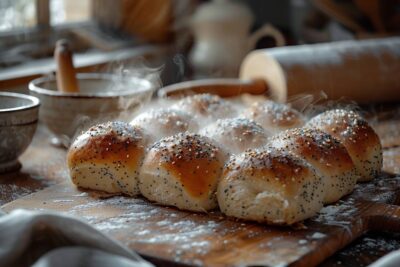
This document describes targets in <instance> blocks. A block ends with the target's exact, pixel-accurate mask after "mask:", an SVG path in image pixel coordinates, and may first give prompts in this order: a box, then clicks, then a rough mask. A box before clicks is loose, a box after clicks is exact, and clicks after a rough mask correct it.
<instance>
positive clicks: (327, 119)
mask: <svg viewBox="0 0 400 267" xmlns="http://www.w3.org/2000/svg"><path fill="white" fill-rule="evenodd" d="M307 126H308V127H310V128H317V129H320V130H322V131H324V132H327V133H329V134H331V135H332V136H333V137H335V138H337V139H338V140H339V141H340V142H341V143H342V144H343V145H344V146H345V147H346V149H347V151H348V152H349V154H350V157H351V158H352V160H353V162H354V164H355V166H356V169H357V171H358V174H359V179H358V181H369V180H372V179H373V178H374V177H376V176H377V175H378V173H379V172H380V171H381V169H382V145H381V142H380V140H379V137H378V135H377V134H376V133H375V131H374V129H372V127H371V126H369V125H368V123H367V121H366V120H365V119H363V118H362V117H361V116H360V115H359V114H357V113H355V112H354V111H348V110H343V109H335V110H329V111H326V112H324V113H322V114H319V115H318V116H316V117H314V118H312V119H311V120H310V121H309V122H308V123H307Z"/></svg>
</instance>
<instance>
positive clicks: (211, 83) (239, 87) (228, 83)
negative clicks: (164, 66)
mask: <svg viewBox="0 0 400 267" xmlns="http://www.w3.org/2000/svg"><path fill="white" fill-rule="evenodd" d="M193 93H197V94H198V93H210V94H216V95H219V96H221V97H231V96H237V95H239V94H242V93H248V94H252V95H260V94H267V93H268V86H267V83H266V82H265V81H264V80H263V79H254V80H239V79H205V80H196V81H188V82H181V83H177V84H173V85H169V86H166V87H164V88H162V89H161V90H160V91H159V92H158V96H160V97H167V96H182V95H190V94H193Z"/></svg>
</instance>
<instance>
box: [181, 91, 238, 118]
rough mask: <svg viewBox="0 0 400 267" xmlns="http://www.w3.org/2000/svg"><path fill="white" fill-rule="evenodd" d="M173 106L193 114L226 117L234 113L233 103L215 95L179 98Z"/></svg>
mask: <svg viewBox="0 0 400 267" xmlns="http://www.w3.org/2000/svg"><path fill="white" fill-rule="evenodd" d="M173 108H176V109H179V110H183V111H185V112H188V113H190V114H192V115H193V116H202V117H209V116H212V117H215V118H226V117H232V116H234V115H235V109H234V108H233V105H232V104H231V103H230V102H228V101H226V100H224V99H222V98H221V97H219V96H217V95H211V94H197V95H193V96H188V97H185V98H183V99H181V100H179V101H178V102H177V103H176V104H175V105H174V106H173Z"/></svg>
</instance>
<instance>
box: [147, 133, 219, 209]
mask: <svg viewBox="0 0 400 267" xmlns="http://www.w3.org/2000/svg"><path fill="white" fill-rule="evenodd" d="M224 160H225V153H224V152H223V151H222V150H221V149H220V148H218V147H217V146H215V145H214V144H213V143H212V142H211V140H209V139H208V138H207V137H204V136H200V135H197V134H191V133H180V134H178V135H174V136H171V137H167V138H164V139H162V140H160V141H158V142H156V143H155V144H153V146H152V147H151V148H150V149H149V152H148V154H147V156H146V158H145V160H144V163H143V167H142V169H141V174H140V185H139V187H140V191H141V193H142V194H143V196H145V197H146V198H147V199H149V200H151V201H154V202H157V203H160V204H163V205H169V206H175V207H178V208H179V209H183V210H191V211H207V210H210V209H214V208H216V207H217V199H216V195H215V192H216V189H217V185H218V182H219V178H220V176H221V173H222V168H223V166H224Z"/></svg>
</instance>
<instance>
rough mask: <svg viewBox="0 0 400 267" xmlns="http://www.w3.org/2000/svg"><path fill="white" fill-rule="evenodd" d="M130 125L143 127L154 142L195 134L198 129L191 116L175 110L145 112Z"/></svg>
mask: <svg viewBox="0 0 400 267" xmlns="http://www.w3.org/2000/svg"><path fill="white" fill-rule="evenodd" d="M130 124H131V125H136V126H139V127H142V128H143V129H144V130H145V131H146V132H147V133H149V134H150V135H151V139H152V142H155V141H158V140H160V139H161V138H163V137H167V136H171V135H175V134H177V133H180V132H186V131H189V132H195V131H197V129H198V125H197V123H196V122H195V121H194V120H193V118H192V117H191V116H190V115H189V114H187V113H185V112H182V111H178V110H173V109H153V110H149V111H146V112H143V113H141V114H139V115H138V116H137V117H136V118H134V119H133V120H132V121H131V123H130Z"/></svg>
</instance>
